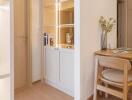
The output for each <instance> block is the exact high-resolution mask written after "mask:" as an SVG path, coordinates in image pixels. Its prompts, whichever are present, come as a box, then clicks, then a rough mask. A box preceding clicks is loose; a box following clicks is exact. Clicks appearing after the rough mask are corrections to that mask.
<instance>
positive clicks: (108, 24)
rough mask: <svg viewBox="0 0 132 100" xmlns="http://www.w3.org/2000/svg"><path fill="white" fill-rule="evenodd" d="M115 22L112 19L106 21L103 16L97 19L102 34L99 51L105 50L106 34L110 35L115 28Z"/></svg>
mask: <svg viewBox="0 0 132 100" xmlns="http://www.w3.org/2000/svg"><path fill="white" fill-rule="evenodd" d="M115 23H116V21H115V20H114V18H109V20H106V19H105V18H104V17H103V16H101V17H100V19H99V24H100V26H101V30H102V34H101V50H106V49H107V34H108V33H110V32H111V31H112V29H113V27H114V26H115Z"/></svg>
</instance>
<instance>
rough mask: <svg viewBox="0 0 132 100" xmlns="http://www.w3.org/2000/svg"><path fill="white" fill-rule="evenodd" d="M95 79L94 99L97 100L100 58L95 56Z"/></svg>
mask: <svg viewBox="0 0 132 100" xmlns="http://www.w3.org/2000/svg"><path fill="white" fill-rule="evenodd" d="M94 77H95V79H94V97H93V100H97V82H98V58H97V57H96V58H95V76H94Z"/></svg>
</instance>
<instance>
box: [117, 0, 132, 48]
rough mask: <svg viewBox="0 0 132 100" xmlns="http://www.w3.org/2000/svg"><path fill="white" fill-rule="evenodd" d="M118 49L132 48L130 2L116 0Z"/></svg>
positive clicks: (131, 9) (131, 4)
mask: <svg viewBox="0 0 132 100" xmlns="http://www.w3.org/2000/svg"><path fill="white" fill-rule="evenodd" d="M117 18H118V32H117V33H118V38H117V40H118V47H126V48H132V0H118V3H117Z"/></svg>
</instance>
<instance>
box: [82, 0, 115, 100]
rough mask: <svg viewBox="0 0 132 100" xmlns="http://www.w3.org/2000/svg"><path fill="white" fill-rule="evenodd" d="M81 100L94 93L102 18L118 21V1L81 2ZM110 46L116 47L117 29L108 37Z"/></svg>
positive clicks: (89, 0)
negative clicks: (96, 54) (95, 58)
mask: <svg viewBox="0 0 132 100" xmlns="http://www.w3.org/2000/svg"><path fill="white" fill-rule="evenodd" d="M80 6H81V7H80V28H81V29H80V92H81V93H80V100H86V99H87V98H88V97H90V96H91V95H92V93H93V82H94V52H95V51H97V50H99V49H100V36H101V30H100V27H99V24H98V20H99V18H100V16H104V17H113V18H115V19H116V0H80ZM108 44H111V47H112V48H113V47H116V28H115V30H114V31H113V32H111V33H110V34H109V35H108Z"/></svg>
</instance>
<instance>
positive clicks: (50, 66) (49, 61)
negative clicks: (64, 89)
mask: <svg viewBox="0 0 132 100" xmlns="http://www.w3.org/2000/svg"><path fill="white" fill-rule="evenodd" d="M45 55H46V56H45V60H46V61H45V63H46V64H45V65H46V67H45V73H46V75H45V77H46V80H48V81H50V82H52V83H54V84H56V83H58V81H59V50H58V49H56V48H52V47H46V49H45Z"/></svg>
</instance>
